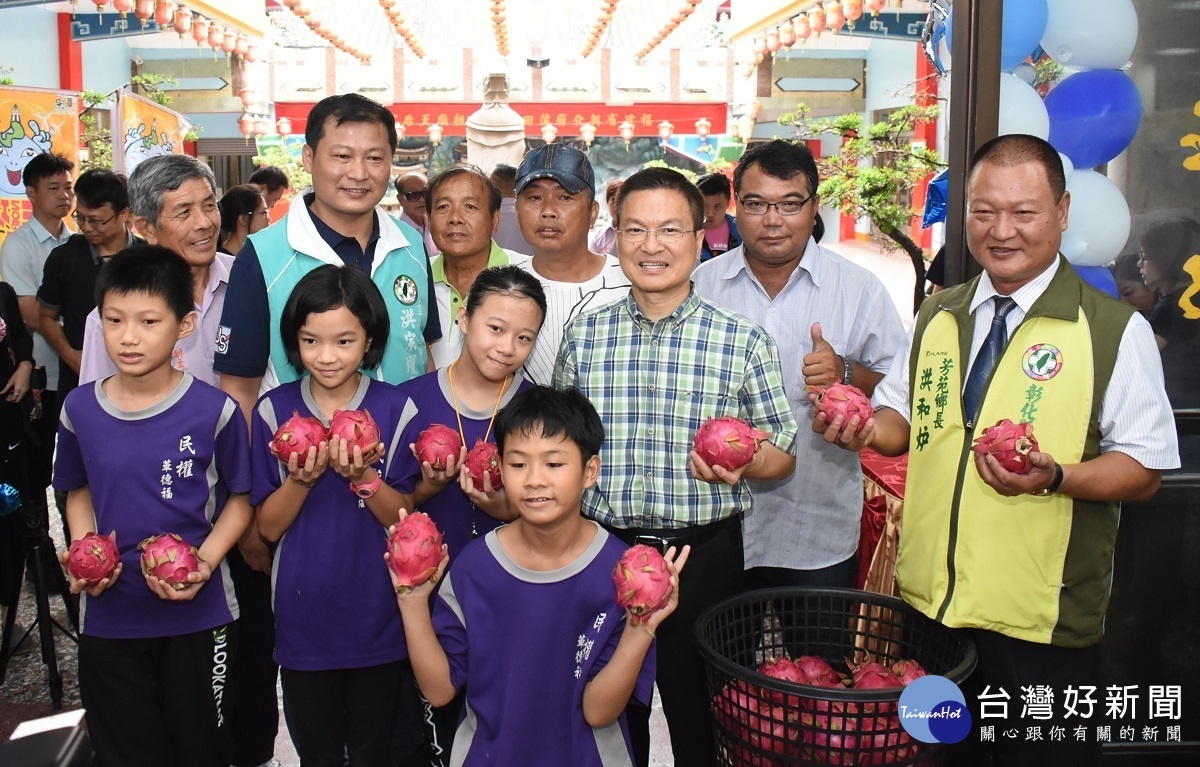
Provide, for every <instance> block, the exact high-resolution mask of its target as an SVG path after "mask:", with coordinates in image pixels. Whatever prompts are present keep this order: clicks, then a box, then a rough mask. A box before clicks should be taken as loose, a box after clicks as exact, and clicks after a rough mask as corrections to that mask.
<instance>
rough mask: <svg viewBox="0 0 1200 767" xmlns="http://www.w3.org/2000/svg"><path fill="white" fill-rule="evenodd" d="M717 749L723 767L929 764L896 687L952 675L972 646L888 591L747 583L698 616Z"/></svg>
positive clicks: (960, 672) (967, 665) (935, 750)
mask: <svg viewBox="0 0 1200 767" xmlns="http://www.w3.org/2000/svg"><path fill="white" fill-rule="evenodd" d="M696 640H697V643H698V646H699V649H700V653H701V655H702V656H703V657H704V659H705V664H706V666H707V670H708V686H709V693H710V695H711V696H712V697H711V705H712V712H713V720H714V722H715V724H716V734H717V746H718V751H719V753H720V754H721V757H722V763H723V764H725V765H727V766H728V767H790V766H791V765H827V764H834V765H876V764H895V765H922V766H926V765H936V764H940V763H941V761H942V759H943V757H944V749H945V746H943V745H941V744H937V743H923V742H921V741H918V740H916V739H914V738H912V737H911V736H910V735H909V733H908V732H907V731H906V730H905V729H904V727H903V726H902V725H901V722H900V718H899V714H900V710H899V700H900V695H901V694H902V693H903V692H904V688H905V686H907V685H908V684H909V683H911V682H912V681H914V680H915V679H918V678H920V677H922V676H925V675H926V674H937V675H939V676H943V677H946V678H948V679H950V680H951V681H952V682H955V683H961V682H963V681H964V680H965V679H966V678H967V676H968V675H969V674H970V673H971V671H972V669H974V667H975V659H976V655H975V647H974V645H973V644H971V642H970V641H969V640H967V639H964V638H962V637H960V636H959V635H957V634H955V633H954V632H952V631H950V630H949V629H947V628H946V627H944V626H942V625H940V624H938V623H936V622H935V621H932V620H930V619H929V618H927V617H926V616H924V615H922V614H921V613H919V612H917V611H916V610H915V609H913V608H912V607H909V606H908V605H906V604H905V603H904V602H902V601H900V600H899V599H896V598H894V597H889V596H884V595H882V594H873V593H869V592H865V591H854V590H850V589H766V590H761V591H751V592H746V593H743V594H739V595H738V596H735V597H732V598H730V599H727V600H725V601H723V602H720V603H718V604H716V605H714V606H713V607H711V608H709V610H708V611H706V612H705V613H704V614H702V615H701V616H700V619H699V620H698V621H697V623H696Z"/></svg>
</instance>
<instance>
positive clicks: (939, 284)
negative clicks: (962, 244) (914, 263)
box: [925, 245, 946, 296]
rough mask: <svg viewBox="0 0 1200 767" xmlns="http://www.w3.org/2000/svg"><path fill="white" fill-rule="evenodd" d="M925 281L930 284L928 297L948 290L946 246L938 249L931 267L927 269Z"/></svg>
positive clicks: (930, 264)
mask: <svg viewBox="0 0 1200 767" xmlns="http://www.w3.org/2000/svg"><path fill="white" fill-rule="evenodd" d="M925 280H926V281H927V282H928V283H929V292H928V294H927V295H931V296H932V295H933V294H934V293H941V292H942V291H943V290H945V289H946V246H945V245H943V246H942V247H940V248H938V252H937V253H935V254H934V256H933V259H932V260H931V261H930V262H929V266H928V267H926V269H925Z"/></svg>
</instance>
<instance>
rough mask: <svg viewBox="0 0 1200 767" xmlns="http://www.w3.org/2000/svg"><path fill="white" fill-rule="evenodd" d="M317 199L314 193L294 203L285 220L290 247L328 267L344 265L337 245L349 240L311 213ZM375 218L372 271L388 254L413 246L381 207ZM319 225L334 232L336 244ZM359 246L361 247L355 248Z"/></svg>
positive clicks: (372, 233) (376, 210)
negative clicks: (325, 235)
mask: <svg viewBox="0 0 1200 767" xmlns="http://www.w3.org/2000/svg"><path fill="white" fill-rule="evenodd" d="M315 197H316V195H315V194H314V193H311V192H310V193H309V194H307V195H304V196H303V197H297V198H296V199H294V200H292V206H291V207H290V208H289V209H288V215H287V218H286V219H285V221H286V224H285V226H287V239H288V244H290V245H291V246H292V247H293V248H295V249H296V250H298V251H300V252H301V253H304V254H306V255H309V256H312V257H313V258H316V259H318V260H320V261H323V262H325V263H327V264H333V265H334V266H341V265H342V264H343V263H345V262H344V261H343V260H342V259H341V257H339V256H338V255H337V252H336V251H335V250H334V246H335V245H336V244H338V243H340V242H341V241H342V240H344V239H346V238H345V237H344V236H343V235H341V234H339V233H337V232H334V231H333V229H331V228H329V226H328V224H326V223H325V222H324V221H320V219H318V218H317V217H316V216H314V215H313V214H312V213H311V212H310V211H309V209H308V206H309V203H311V202H312V200H313V199H315ZM374 216H375V219H374V223H373V225H372V230H371V237H372V239H371V242H374V243H375V253H374V257H373V258H372V262H371V265H372V268H374V267H376V266H378V265H379V264H380V262H382V261H383V259H384V257H385V256H387V254H388V253H391V252H392V251H394V250H400V249H401V248H407V247H409V245H410V243H409V241H408V238H407V237H405V236H404V233H403V232H402V231H400V227H399V225H397V224H396V221H395V220H394V219H393V218H392V217H391V216H389V215H387V213H386V212H385V211H384V210H383V209H382V208H380V207H379V206H378V205H376V206H375V212H374ZM318 222H320V224H321V225H322V226H324V227H325V229H326V230H328V231H329V232H332V233H333V236H334V238H335V239H334V242H332V243H331V242H330V241H329V240H328V239H326V238H325V237H324V236H323V235H322V233H321V230H320V229H318V226H317V223H318ZM376 240H377V242H376ZM355 247H358V246H357V245H355ZM359 252H360V253H361V252H362V250H361V249H360V250H359Z"/></svg>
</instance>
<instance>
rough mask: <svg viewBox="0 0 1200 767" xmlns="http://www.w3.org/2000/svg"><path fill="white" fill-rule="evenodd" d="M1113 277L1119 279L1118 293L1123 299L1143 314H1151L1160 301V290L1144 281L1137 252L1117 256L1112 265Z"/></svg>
mask: <svg viewBox="0 0 1200 767" xmlns="http://www.w3.org/2000/svg"><path fill="white" fill-rule="evenodd" d="M1112 273H1113V279H1114V280H1116V281H1117V295H1118V296H1119V297H1120V299H1121V300H1122V301H1124V302H1125V303H1127V304H1129V305H1130V306H1132V307H1134V308H1135V309H1137V310H1138V311H1139V312H1141V313H1142V316H1149V315H1150V312H1152V311H1154V306H1155V304H1157V303H1158V298H1159V296H1158V291H1157V290H1155V289H1153V288H1149V287H1147V286H1146V283H1145V282H1143V281H1142V266H1141V262H1140V260H1139V258H1138V254H1137V253H1126V254H1125V255H1123V256H1120V257H1119V258H1117V260H1116V262H1115V263H1114V264H1113V266H1112Z"/></svg>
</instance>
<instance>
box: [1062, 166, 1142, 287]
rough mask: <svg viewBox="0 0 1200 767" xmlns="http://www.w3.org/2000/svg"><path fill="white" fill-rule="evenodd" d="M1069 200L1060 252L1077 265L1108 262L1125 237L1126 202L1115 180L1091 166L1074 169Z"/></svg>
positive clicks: (1128, 222)
mask: <svg viewBox="0 0 1200 767" xmlns="http://www.w3.org/2000/svg"><path fill="white" fill-rule="evenodd" d="M1067 191H1068V192H1070V193H1071V204H1070V208H1069V209H1068V212H1067V223H1068V226H1067V231H1065V232H1063V239H1062V248H1061V250H1062V254H1063V255H1064V256H1066V257H1067V260H1068V261H1070V262H1071V263H1073V264H1078V265H1080V266H1104V265H1105V264H1108V263H1111V262H1112V261H1113V260H1114V259H1116V257H1117V256H1119V255H1121V251H1122V250H1124V249H1125V243H1126V241H1127V240H1128V239H1129V227H1130V218H1129V204H1128V203H1127V202H1125V195H1124V194H1122V193H1121V190H1120V189H1118V188H1117V186H1116V184H1114V183H1113V182H1111V181H1109V180H1108V179H1107V178H1106V177H1104V176H1102V175H1100V174H1099V173H1097V172H1096V171H1094V170H1077V171H1075V172H1074V173H1073V174H1072V175H1071V183H1069V184H1067Z"/></svg>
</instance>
